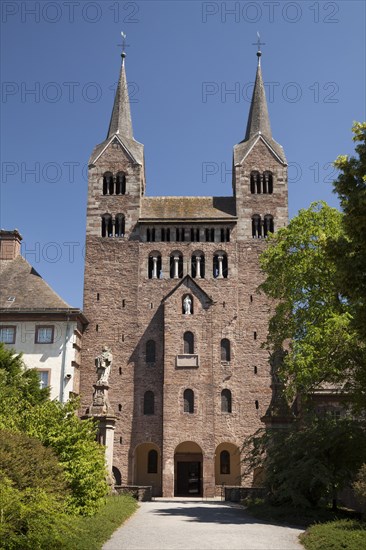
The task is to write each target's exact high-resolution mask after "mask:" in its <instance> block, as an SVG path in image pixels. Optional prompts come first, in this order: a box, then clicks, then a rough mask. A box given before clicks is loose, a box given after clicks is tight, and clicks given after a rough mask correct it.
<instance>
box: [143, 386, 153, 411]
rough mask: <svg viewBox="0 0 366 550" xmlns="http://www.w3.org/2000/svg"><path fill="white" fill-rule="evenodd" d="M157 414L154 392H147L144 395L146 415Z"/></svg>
mask: <svg viewBox="0 0 366 550" xmlns="http://www.w3.org/2000/svg"><path fill="white" fill-rule="evenodd" d="M154 413H155V397H154V392H152V391H147V392H145V395H144V414H154Z"/></svg>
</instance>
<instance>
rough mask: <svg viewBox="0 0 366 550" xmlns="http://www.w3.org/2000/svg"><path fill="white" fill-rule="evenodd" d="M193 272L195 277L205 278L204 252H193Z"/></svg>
mask: <svg viewBox="0 0 366 550" xmlns="http://www.w3.org/2000/svg"><path fill="white" fill-rule="evenodd" d="M191 273H192V278H193V279H204V277H205V255H204V253H203V252H200V251H197V252H193V254H192V258H191Z"/></svg>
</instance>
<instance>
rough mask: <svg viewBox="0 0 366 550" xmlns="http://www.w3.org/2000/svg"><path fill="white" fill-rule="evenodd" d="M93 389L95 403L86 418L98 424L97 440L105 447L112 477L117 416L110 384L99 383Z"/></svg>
mask: <svg viewBox="0 0 366 550" xmlns="http://www.w3.org/2000/svg"><path fill="white" fill-rule="evenodd" d="M93 387H94V393H93V402H92V404H91V405H90V407H89V408H88V409H87V410H86V415H85V417H84V418H94V419H95V420H96V421H97V423H98V434H97V439H98V442H99V443H100V444H101V445H104V446H105V459H106V464H107V468H108V473H109V474H110V476H112V467H113V445H114V430H115V427H116V416H115V414H114V411H113V409H112V407H111V405H110V403H109V399H108V390H109V385H108V383H106V382H101V381H98V382H97V383H96V384H94V385H93Z"/></svg>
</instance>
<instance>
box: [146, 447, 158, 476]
mask: <svg viewBox="0 0 366 550" xmlns="http://www.w3.org/2000/svg"><path fill="white" fill-rule="evenodd" d="M147 473H148V474H157V473H158V452H157V451H155V449H151V451H149V454H148V455H147Z"/></svg>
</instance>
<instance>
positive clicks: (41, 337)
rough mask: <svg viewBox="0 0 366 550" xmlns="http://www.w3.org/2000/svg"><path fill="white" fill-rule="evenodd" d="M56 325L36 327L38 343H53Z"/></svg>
mask: <svg viewBox="0 0 366 550" xmlns="http://www.w3.org/2000/svg"><path fill="white" fill-rule="evenodd" d="M53 334H54V327H53V325H50V326H44V327H36V344H52V343H53Z"/></svg>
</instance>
